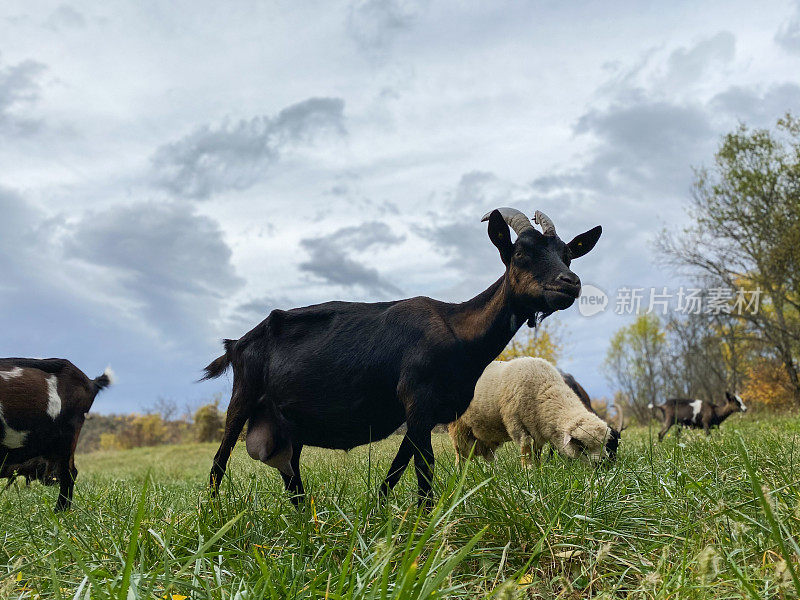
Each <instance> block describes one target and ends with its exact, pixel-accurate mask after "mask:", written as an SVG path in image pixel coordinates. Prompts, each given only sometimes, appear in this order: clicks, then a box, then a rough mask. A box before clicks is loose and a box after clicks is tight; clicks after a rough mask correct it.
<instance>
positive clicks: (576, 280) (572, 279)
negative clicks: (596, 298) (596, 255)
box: [558, 271, 581, 285]
mask: <svg viewBox="0 0 800 600" xmlns="http://www.w3.org/2000/svg"><path fill="white" fill-rule="evenodd" d="M558 280H559V281H561V282H563V283H567V284H569V285H580V284H581V279H580V277H578V276H577V275H575V273H573V272H572V271H564V272H563V273H561V274H560V275H559V276H558Z"/></svg>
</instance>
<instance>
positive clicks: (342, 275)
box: [300, 221, 405, 296]
mask: <svg viewBox="0 0 800 600" xmlns="http://www.w3.org/2000/svg"><path fill="white" fill-rule="evenodd" d="M404 239H405V238H404V237H403V236H397V235H394V234H393V233H392V230H391V229H390V228H389V226H388V225H386V224H385V223H380V222H375V221H373V222H368V223H362V224H361V225H358V226H353V227H343V228H341V229H337V230H336V231H334V232H333V233H330V234H327V235H324V236H320V237H314V238H306V239H303V240H301V241H300V245H301V246H302V247H303V248H304V249H306V250H307V251H308V253H309V255H310V257H309V260H308V261H306V262H303V263H301V264H300V270H301V271H305V272H307V273H310V274H312V275H314V276H316V277H318V278H319V279H321V280H323V281H325V282H326V283H329V284H332V285H340V286H344V287H355V286H358V287H361V288H363V289H365V290H367V291H368V292H370V293H373V294H376V295H378V296H383V295H386V294H390V295H398V294H402V291H401V290H400V288H398V287H397V286H396V285H394V284H393V283H391V282H389V281H387V280H386V279H384V278H383V277H382V276H381V275H380V273H379V272H378V271H377V269H374V268H370V267H367V266H365V265H363V264H361V263H360V262H358V261H357V260H355V259H354V258H352V257H351V254H352V253H353V252H363V251H365V250H368V249H371V248H382V247H383V248H386V247H389V246H394V245H397V244H399V243H401V242H402V241H403V240H404Z"/></svg>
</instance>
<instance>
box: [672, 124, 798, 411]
mask: <svg viewBox="0 0 800 600" xmlns="http://www.w3.org/2000/svg"><path fill="white" fill-rule="evenodd" d="M690 214H691V216H692V217H693V218H694V220H695V224H694V225H692V226H690V227H688V228H686V229H685V230H684V231H683V232H682V234H681V235H675V234H672V233H668V232H665V233H664V234H662V236H661V237H660V239H659V241H658V244H657V245H658V247H659V249H660V251H661V253H662V255H663V257H664V260H665V261H666V262H667V263H668V264H672V265H675V266H678V267H683V268H685V269H687V270H688V271H689V272H690V273H691V274H693V275H695V276H697V277H700V278H702V279H704V280H705V281H708V282H712V283H713V284H714V285H718V286H722V287H724V288H727V289H729V290H735V289H737V288H745V289H748V290H756V289H759V290H761V292H762V294H763V295H762V301H761V306H760V309H759V310H758V311H755V312H748V311H744V312H742V313H741V314H740V315H737V317H739V319H740V320H741V321H742V322H743V323H744V324H745V325H746V326H747V329H748V336H749V338H750V340H751V341H758V342H759V343H760V344H761V345H762V347H763V349H764V350H765V351H766V352H768V353H769V354H770V355H771V356H772V357H773V358H774V359H775V361H776V362H777V363H778V364H780V366H781V368H782V369H783V370H784V373H785V375H786V379H787V380H788V385H789V386H790V390H791V395H792V398H793V403H794V404H795V406H798V407H800V372H799V371H798V364H797V359H798V356H800V227H799V226H798V223H800V120H798V119H796V118H794V117H792V116H791V115H788V114H787V115H786V116H785V117H784V118H782V119H779V120H778V122H777V126H776V128H775V130H774V131H770V130H766V129H755V130H750V129H748V128H747V127H746V126H745V125H740V126H739V128H738V129H737V130H736V131H734V132H733V133H730V134H728V135H726V136H725V137H724V138H723V141H722V144H721V145H720V148H719V150H718V152H717V153H716V155H715V162H714V166H713V167H712V168H711V169H699V170H697V171H696V177H695V184H694V190H693V195H692V201H691V208H690Z"/></svg>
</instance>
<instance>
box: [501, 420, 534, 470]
mask: <svg viewBox="0 0 800 600" xmlns="http://www.w3.org/2000/svg"><path fill="white" fill-rule="evenodd" d="M506 429H507V430H508V435H509V436H511V439H512V440H514V443H515V444H516V445H517V447H519V450H520V454H521V458H522V466H523V467H527V466H530V465H531V444H532V443H533V438H532V437H531V436H530V434H529V433H528V430H527V429H526V428H525V426H524V425H523V424H522V423H520V422H518V421H515V422H513V423H507V424H506Z"/></svg>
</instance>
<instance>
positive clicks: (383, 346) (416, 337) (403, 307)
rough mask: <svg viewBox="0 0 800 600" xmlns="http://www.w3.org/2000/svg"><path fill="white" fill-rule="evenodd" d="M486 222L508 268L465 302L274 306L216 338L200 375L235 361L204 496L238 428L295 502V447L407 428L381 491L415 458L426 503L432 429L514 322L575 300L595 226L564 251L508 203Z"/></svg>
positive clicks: (333, 444)
mask: <svg viewBox="0 0 800 600" xmlns="http://www.w3.org/2000/svg"><path fill="white" fill-rule="evenodd" d="M483 220H484V221H486V220H488V221H489V239H491V241H492V243H493V244H494V245H495V246H496V247H497V249H498V250H499V251H500V258H501V260H502V261H503V263H504V264H505V267H506V269H505V273H504V274H503V276H502V277H500V279H498V280H497V281H496V282H495V283H493V284H492V285H491V286H490V287H489V288H488V289H487V290H485V291H484V292H482V293H481V294H479V295H478V296H476V297H475V298H473V299H472V300H468V301H467V302H464V303H461V304H449V303H446V302H439V301H437V300H432V299H431V298H426V297H416V298H410V299H408V300H399V301H394V302H377V303H371V304H366V303H358V302H327V303H325V304H318V305H315V306H308V307H305V308H296V309H293V310H288V311H284V310H274V311H272V312H271V313H270V315H269V316H268V317H267V318H266V319H265V320H264V321H262V322H261V323H260V324H258V325H257V326H256V327H255V328H253V329H252V330H250V331H249V332H248V333H246V334H245V335H244V337H242V338H241V339H239V340H238V341H234V340H225V354H223V355H222V356H220V357H219V358H217V359H216V360H215V361H213V362H212V363H211V364H209V365H208V366H207V367H206V368H205V373H206V375H205V377H204V379H210V378H213V377H219V376H220V375H222V374H223V373H224V372H225V371H226V369H227V368H228V366H230V365H232V366H233V392H232V395H231V401H230V405H229V407H228V413H227V420H226V423H225V434H224V437H223V440H222V443H221V444H220V447H219V450H218V451H217V454H216V456H215V457H214V463H213V467H212V469H211V486H212V490H213V492H216V491H217V489H218V488H219V484H220V481H221V479H222V477H223V475H224V473H225V468H226V465H227V463H228V459H229V457H230V453H231V450H232V449H233V447H234V445H235V444H236V440H237V438H238V436H239V433H240V432H241V430H242V427H243V426H244V424H245V422H248V421H249V422H248V430H247V437H246V445H247V451H248V453H249V454H250V456H251V457H252V458H254V459H257V460H261V461H262V462H264V463H266V464H268V465H270V466H273V467H275V468H277V469H278V470H279V471H280V472H281V475H282V476H283V480H284V483H285V485H286V488H287V490H289V491H290V492H291V493H292V499H293V501H294V502H295V503H299V501H300V500H301V498H302V497H303V496H304V493H305V492H304V490H303V483H302V480H301V478H300V470H299V467H300V451H301V450H302V448H303V446H304V445H310V446H320V447H324V448H341V449H350V448H353V447H355V446H359V445H361V444H366V443H369V442H372V441H376V440H380V439H382V438H385V437H387V436H388V435H389V434H391V433H392V432H393V431H395V430H396V429H397V428H398V427H399V426H400V425H401V424H402V423H403V422H404V421H405V422H406V424H407V427H408V430H407V432H406V435H405V437H404V438H403V441H402V443H401V444H400V449H399V450H398V451H397V455H396V456H395V458H394V461H393V462H392V465H391V468H390V469H389V473H388V475H387V476H386V479H385V480H384V482H383V485H382V486H381V493H382V494H387V493H388V491H389V490H390V489H391V488H393V487H394V485H395V484H396V483H397V481H398V480H399V479H400V476H401V475H402V474H403V471H404V470H405V468H406V466H407V465H408V463H409V461H410V460H411V457H412V456H413V457H414V465H415V468H416V472H417V482H418V485H419V499H420V502H421V503H423V502H425V503H428V502H430V500H431V480H432V476H433V460H434V457H433V448H432V446H431V430H432V428H433V427H434V426H435V425H437V424H439V423H449V422H451V421H454V420H455V419H456V418H458V417H459V415H461V413H463V412H464V410H466V408H467V406H468V405H469V402H470V400H471V399H472V394H473V391H474V389H475V383H476V382H477V380H478V378H479V377H480V375H481V373H482V372H483V369H484V368H485V367H486V365H488V364H489V363H490V362H491V361H492V360H493V359H494V358H495V357H496V356H497V355H498V354H499V353H500V351H501V350H502V349H503V348H504V347H505V345H506V344H507V343H508V341H509V340H510V339H511V337H512V336H513V335H514V334H515V333H516V332H517V330H518V329H519V327H520V326H521V325H522V324H523V323H525V322H526V321H527V322H528V324H529V325H533V324H535V322H536V320H537V319H541V318H544V316H546V315H549V314H551V313H552V312H555V311H557V310H561V309H564V308H567V307H569V306H571V305H572V303H573V302H574V301H575V299H576V298H577V297H578V295H579V293H580V289H581V284H580V279H579V278H578V276H577V275H575V273H573V272H572V271H570V269H569V264H570V261H571V260H572V259H573V258H578V257H580V256H583V255H584V254H586V253H587V252H589V251H590V250H591V249H592V248H593V247H594V245H595V244H596V243H597V240H598V239H599V237H600V233H601V231H602V229H601V228H600V227H599V226H598V227H595V228H593V229H591V230H589V231H587V232H585V233H582V234H581V235H579V236H577V237H576V238H575V239H573V240H572V241H571V242H569V243H568V244H565V243H564V242H563V241H562V240H561V239H560V238H559V237H558V235H556V231H555V227H554V226H553V223H552V221H550V219H549V218H547V216H545V215H544V214H542V213H540V212H538V211H537V212H536V215H535V221H536V222H537V223H538V224H539V225H540V226H541V227H542V232H543V233H539V231H537V230H536V229H534V227H533V225H532V224H531V222H530V221H529V220H528V218H527V217H526V216H525V215H524V214H522V213H521V212H519V211H518V210H515V209H511V208H502V209H499V210H494V211H492V212H491V213H489V214H487V215H486V216H484V218H483ZM509 225H510V226H511V227H512V228H513V229H514V231H515V232H516V233H517V239H516V241H515V242H512V241H511V237H510V233H509V228H508V226H509Z"/></svg>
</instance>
